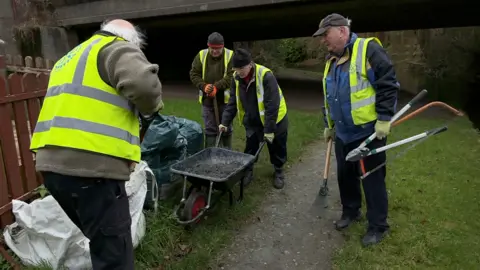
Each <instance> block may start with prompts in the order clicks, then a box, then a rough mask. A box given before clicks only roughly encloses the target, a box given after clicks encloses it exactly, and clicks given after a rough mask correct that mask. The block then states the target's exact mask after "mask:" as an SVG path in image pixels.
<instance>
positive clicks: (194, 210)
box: [183, 189, 207, 229]
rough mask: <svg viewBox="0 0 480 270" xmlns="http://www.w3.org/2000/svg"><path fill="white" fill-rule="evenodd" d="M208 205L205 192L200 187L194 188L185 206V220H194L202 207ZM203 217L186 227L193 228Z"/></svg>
mask: <svg viewBox="0 0 480 270" xmlns="http://www.w3.org/2000/svg"><path fill="white" fill-rule="evenodd" d="M206 205H207V195H206V193H205V192H203V191H202V190H199V189H195V190H193V191H192V192H191V193H190V195H189V196H188V198H187V200H186V201H185V206H184V208H183V218H184V219H185V220H192V219H194V218H196V217H197V216H198V215H199V214H200V212H201V211H202V209H203V208H204V207H205V206H206ZM201 219H202V218H199V219H197V220H196V221H194V222H192V223H190V224H188V226H187V227H186V229H191V228H193V227H194V226H195V225H197V224H198V223H200V220H201Z"/></svg>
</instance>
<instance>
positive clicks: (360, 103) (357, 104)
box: [352, 95, 375, 110]
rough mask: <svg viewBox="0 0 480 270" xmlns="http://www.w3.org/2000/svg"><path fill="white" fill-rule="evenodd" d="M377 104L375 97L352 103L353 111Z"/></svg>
mask: <svg viewBox="0 0 480 270" xmlns="http://www.w3.org/2000/svg"><path fill="white" fill-rule="evenodd" d="M374 103H375V95H374V96H371V97H369V98H366V99H362V100H359V101H356V102H352V110H356V109H359V108H361V107H363V106H367V105H370V104H374Z"/></svg>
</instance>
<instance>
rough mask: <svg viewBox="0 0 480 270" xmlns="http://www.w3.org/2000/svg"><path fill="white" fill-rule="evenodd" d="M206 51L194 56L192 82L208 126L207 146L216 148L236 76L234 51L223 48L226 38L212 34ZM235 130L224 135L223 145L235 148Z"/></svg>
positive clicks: (230, 130) (206, 127)
mask: <svg viewBox="0 0 480 270" xmlns="http://www.w3.org/2000/svg"><path fill="white" fill-rule="evenodd" d="M207 45H208V48H207V49H203V50H201V51H200V52H198V54H197V55H196V56H195V58H194V60H193V63H192V68H191V70H190V80H191V81H192V83H193V84H194V85H195V87H196V88H197V89H198V93H199V95H198V101H199V102H200V104H202V117H203V122H204V125H205V147H213V146H215V139H216V136H217V135H218V125H219V124H220V120H221V119H222V114H223V110H224V108H225V104H226V103H227V102H228V100H229V98H230V82H231V80H232V76H233V70H232V64H231V61H230V60H231V58H232V55H233V51H231V50H229V49H227V48H225V47H224V39H223V36H222V35H221V34H220V33H218V32H213V33H211V34H210V35H209V36H208V40H207ZM231 135H232V127H230V128H229V130H228V131H227V132H224V133H222V140H221V142H222V146H223V147H226V148H231V147H232V136H231Z"/></svg>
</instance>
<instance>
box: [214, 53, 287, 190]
mask: <svg viewBox="0 0 480 270" xmlns="http://www.w3.org/2000/svg"><path fill="white" fill-rule="evenodd" d="M232 62H233V68H234V70H235V73H234V75H233V79H232V95H231V96H230V100H229V101H228V104H227V106H226V108H225V111H224V113H223V117H222V124H221V125H220V126H219V129H220V130H223V131H228V129H229V128H228V127H229V126H231V123H232V121H233V119H234V118H235V116H236V115H237V114H238V118H239V120H240V124H243V126H244V127H245V131H246V132H245V133H246V136H247V138H246V145H245V153H248V154H252V155H255V153H256V152H257V151H258V148H259V146H260V142H261V141H263V140H266V141H267V147H268V152H269V154H270V162H271V163H272V165H273V167H274V178H273V186H274V187H275V188H277V189H282V188H283V186H284V185H285V176H284V174H283V165H284V164H285V162H286V161H287V134H288V118H287V105H286V102H285V98H284V96H283V93H282V90H281V89H280V86H279V85H278V83H277V80H276V79H275V76H274V75H273V73H272V71H271V70H270V69H268V68H266V67H264V66H262V65H259V64H256V63H254V62H253V61H252V56H251V55H250V53H249V52H248V51H246V50H244V49H238V50H236V51H235V54H234V55H233V59H232ZM252 179H253V167H252V166H251V167H250V168H249V170H248V172H247V175H246V176H245V178H244V179H243V184H244V185H245V186H246V185H248V184H249V183H250V182H251V181H252Z"/></svg>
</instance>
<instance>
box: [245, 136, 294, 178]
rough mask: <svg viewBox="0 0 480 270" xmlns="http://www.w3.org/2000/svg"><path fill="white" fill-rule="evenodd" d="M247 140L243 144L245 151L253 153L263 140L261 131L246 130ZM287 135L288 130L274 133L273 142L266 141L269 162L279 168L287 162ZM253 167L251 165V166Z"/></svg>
mask: <svg viewBox="0 0 480 270" xmlns="http://www.w3.org/2000/svg"><path fill="white" fill-rule="evenodd" d="M246 133H247V140H246V144H245V151H244V152H245V153H247V154H251V155H255V154H256V153H257V151H258V148H259V147H260V143H261V142H262V141H263V136H264V135H263V132H262V131H253V130H247V132H246ZM287 137H288V131H285V132H282V133H279V134H275V138H274V139H273V142H272V143H271V144H270V143H267V147H268V153H269V154H270V163H272V165H273V166H274V167H275V168H277V169H280V168H282V167H283V164H285V162H287ZM251 169H253V167H251Z"/></svg>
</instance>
